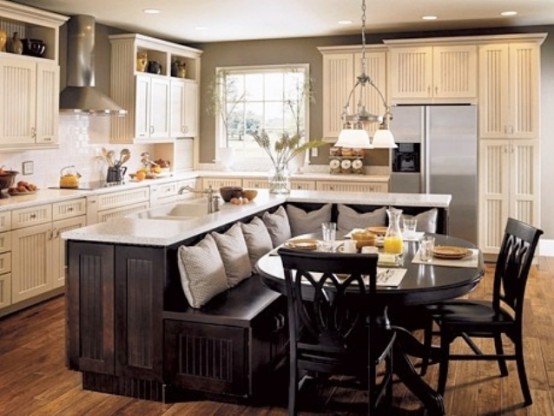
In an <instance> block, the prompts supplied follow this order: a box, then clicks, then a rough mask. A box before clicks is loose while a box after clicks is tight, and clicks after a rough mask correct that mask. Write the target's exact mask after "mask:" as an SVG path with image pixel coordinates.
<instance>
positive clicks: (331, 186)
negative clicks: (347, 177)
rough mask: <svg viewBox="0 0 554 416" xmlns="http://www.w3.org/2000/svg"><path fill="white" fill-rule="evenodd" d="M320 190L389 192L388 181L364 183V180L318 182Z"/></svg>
mask: <svg viewBox="0 0 554 416" xmlns="http://www.w3.org/2000/svg"><path fill="white" fill-rule="evenodd" d="M317 190H318V191H340V192H387V191H388V185H387V184H386V183H378V182H372V183H363V182H324V181H318V182H317Z"/></svg>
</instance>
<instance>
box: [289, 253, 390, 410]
mask: <svg viewBox="0 0 554 416" xmlns="http://www.w3.org/2000/svg"><path fill="white" fill-rule="evenodd" d="M279 255H280V256H281V260H282V263H283V269H284V275H285V280H286V293H287V302H288V322H289V337H290V366H289V367H290V374H289V402H288V408H289V415H296V412H297V395H298V392H299V386H300V384H301V382H302V381H303V380H305V378H306V376H308V377H309V376H312V377H314V379H316V380H321V381H324V380H329V379H330V377H329V375H342V376H354V377H355V378H357V379H358V380H361V381H362V384H361V385H362V386H363V387H366V388H367V389H368V391H369V409H370V411H374V410H376V411H378V410H382V409H384V408H386V407H387V406H390V404H391V402H392V349H393V344H394V340H395V333H394V331H392V330H390V329H389V328H388V327H387V324H388V319H387V317H386V309H385V308H384V307H383V306H379V304H378V302H377V299H376V298H375V293H376V280H377V255H376V254H374V255H367V254H364V255H360V254H341V253H320V252H308V251H299V250H292V249H287V248H281V249H279ZM382 363H384V364H383V365H381V364H382ZM380 365H381V367H384V371H381V370H380V367H379V366H380ZM378 369H379V374H378V371H377V370H378ZM318 375H326V377H319V378H318V377H317V376H318ZM387 399H388V400H387Z"/></svg>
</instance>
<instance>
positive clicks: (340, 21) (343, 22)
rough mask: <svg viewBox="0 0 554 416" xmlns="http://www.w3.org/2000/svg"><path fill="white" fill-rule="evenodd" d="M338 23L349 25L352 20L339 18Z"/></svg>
mask: <svg viewBox="0 0 554 416" xmlns="http://www.w3.org/2000/svg"><path fill="white" fill-rule="evenodd" d="M338 23H339V25H351V24H352V20H339V22H338Z"/></svg>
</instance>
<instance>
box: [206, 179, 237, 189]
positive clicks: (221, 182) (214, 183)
mask: <svg viewBox="0 0 554 416" xmlns="http://www.w3.org/2000/svg"><path fill="white" fill-rule="evenodd" d="M210 186H211V187H212V189H215V190H218V189H219V188H221V187H222V186H242V179H241V178H225V177H214V178H211V177H204V178H202V189H208V188H209V187H210Z"/></svg>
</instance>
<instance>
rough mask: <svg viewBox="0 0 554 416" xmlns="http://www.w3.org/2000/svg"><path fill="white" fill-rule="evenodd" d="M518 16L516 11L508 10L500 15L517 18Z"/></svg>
mask: <svg viewBox="0 0 554 416" xmlns="http://www.w3.org/2000/svg"><path fill="white" fill-rule="evenodd" d="M516 14H517V12H516V11H514V10H508V11H506V12H502V13H500V15H501V16H515V15H516Z"/></svg>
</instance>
